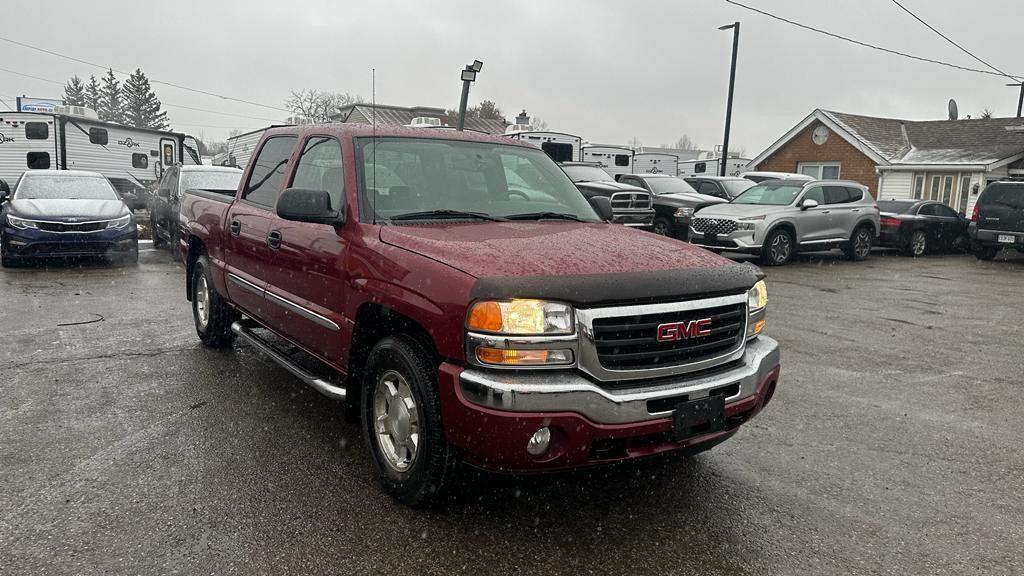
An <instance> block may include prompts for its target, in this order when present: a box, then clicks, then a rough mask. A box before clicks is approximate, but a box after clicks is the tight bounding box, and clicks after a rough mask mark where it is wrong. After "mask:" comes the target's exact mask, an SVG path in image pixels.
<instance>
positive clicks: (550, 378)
mask: <svg viewBox="0 0 1024 576" xmlns="http://www.w3.org/2000/svg"><path fill="white" fill-rule="evenodd" d="M736 362H737V363H736V364H734V365H733V366H734V367H732V368H730V369H728V370H724V371H716V372H713V373H711V374H708V375H705V376H701V375H699V374H698V375H696V376H694V375H687V374H683V375H680V376H679V377H678V378H675V379H662V380H660V381H659V382H658V383H657V384H652V385H646V386H644V385H639V386H637V387H635V388H625V389H621V390H606V389H604V388H601V387H600V386H598V385H596V384H594V382H593V381H592V380H590V379H588V378H587V377H585V376H584V375H582V374H580V373H578V372H571V371H558V372H555V371H547V372H536V373H521V372H503V371H490V370H480V369H477V368H470V369H466V370H464V371H463V372H462V374H461V376H460V378H459V380H460V385H461V388H462V395H463V397H465V398H466V400H468V401H469V402H472V403H473V404H476V405H478V406H483V407H486V408H492V409H494V410H503V411H506V412H576V413H578V414H581V415H583V416H584V417H586V418H587V419H589V420H591V421H592V422H596V423H600V424H626V423H632V422H642V421H644V420H654V419H658V418H665V417H667V416H668V415H670V414H671V411H665V412H650V411H649V410H648V404H647V403H648V402H649V401H651V400H659V399H663V398H671V397H674V396H686V397H687V398H688V399H690V400H692V399H694V398H701V397H704V396H707V395H708V393H709V392H710V391H711V390H714V389H715V388H721V387H725V386H731V385H734V384H735V385H738V386H739V392H738V393H736V394H733V395H732V396H729V397H727V398H726V402H729V403H731V402H736V401H739V400H743V399H744V398H747V397H749V396H751V395H753V394H754V393H755V391H756V390H757V386H758V385H759V384H760V383H762V382H763V381H764V379H765V378H767V377H768V376H769V374H771V372H772V370H774V369H775V367H777V366H778V365H779V345H778V343H777V342H776V341H775V340H772V339H771V338H767V337H765V336H759V337H757V338H755V339H754V340H751V341H750V342H748V343H747V346H746V349H745V350H744V353H743V356H742V357H741V358H740V359H739V360H737V361H736Z"/></svg>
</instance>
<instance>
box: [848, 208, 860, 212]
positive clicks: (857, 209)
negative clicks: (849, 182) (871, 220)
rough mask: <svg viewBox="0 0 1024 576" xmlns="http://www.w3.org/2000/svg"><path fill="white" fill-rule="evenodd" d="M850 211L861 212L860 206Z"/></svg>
mask: <svg viewBox="0 0 1024 576" xmlns="http://www.w3.org/2000/svg"><path fill="white" fill-rule="evenodd" d="M850 212H860V208H854V209H853V210H850Z"/></svg>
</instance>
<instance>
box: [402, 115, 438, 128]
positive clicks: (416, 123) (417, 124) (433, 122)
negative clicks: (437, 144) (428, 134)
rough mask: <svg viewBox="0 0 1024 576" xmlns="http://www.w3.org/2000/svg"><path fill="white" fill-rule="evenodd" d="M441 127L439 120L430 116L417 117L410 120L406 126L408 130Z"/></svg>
mask: <svg viewBox="0 0 1024 576" xmlns="http://www.w3.org/2000/svg"><path fill="white" fill-rule="evenodd" d="M441 125H442V124H441V119H440V118H431V117H430V116H417V117H415V118H413V119H412V122H410V123H408V124H406V126H407V127H409V128H437V127H439V126H441Z"/></svg>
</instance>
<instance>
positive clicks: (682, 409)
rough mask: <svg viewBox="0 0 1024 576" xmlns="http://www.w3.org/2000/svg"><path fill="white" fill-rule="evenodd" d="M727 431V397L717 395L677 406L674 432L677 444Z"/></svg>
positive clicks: (674, 416) (673, 424) (673, 423)
mask: <svg viewBox="0 0 1024 576" xmlns="http://www.w3.org/2000/svg"><path fill="white" fill-rule="evenodd" d="M724 429H725V396H722V395H721V394H716V395H715V396H708V397H706V398H698V399H696V400H690V401H689V402H684V403H682V404H679V405H678V406H676V411H675V412H674V413H673V414H672V432H673V434H674V435H675V439H676V442H679V441H681V440H686V439H687V438H692V437H694V436H700V435H701V434H710V433H712V432H719V431H721V430H724Z"/></svg>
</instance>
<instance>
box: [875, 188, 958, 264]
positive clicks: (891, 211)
mask: <svg viewBox="0 0 1024 576" xmlns="http://www.w3.org/2000/svg"><path fill="white" fill-rule="evenodd" d="M878 209H879V210H880V211H881V213H880V214H879V216H880V224H881V234H879V236H878V245H879V246H884V247H887V248H896V249H898V250H899V253H900V254H902V255H904V256H915V257H917V256H921V255H923V254H925V253H926V252H932V251H938V250H951V251H962V250H963V249H964V248H965V247H966V246H967V219H966V218H964V217H963V216H961V215H959V214H957V213H956V212H954V211H953V209H952V208H950V207H949V206H946V205H945V204H943V203H941V202H935V201H932V200H879V201H878Z"/></svg>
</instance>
